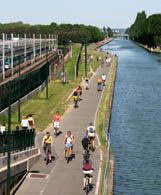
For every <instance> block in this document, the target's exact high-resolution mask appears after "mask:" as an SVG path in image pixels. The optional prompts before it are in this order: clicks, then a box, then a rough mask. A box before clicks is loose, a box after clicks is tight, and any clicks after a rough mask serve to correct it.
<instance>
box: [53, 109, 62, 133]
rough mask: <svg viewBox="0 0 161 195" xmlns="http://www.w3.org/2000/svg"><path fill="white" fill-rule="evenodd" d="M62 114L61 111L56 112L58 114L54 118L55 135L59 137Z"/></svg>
mask: <svg viewBox="0 0 161 195" xmlns="http://www.w3.org/2000/svg"><path fill="white" fill-rule="evenodd" d="M60 119H61V116H60V113H59V111H56V114H55V115H54V116H53V125H54V134H55V136H57V135H58V134H59V129H60Z"/></svg>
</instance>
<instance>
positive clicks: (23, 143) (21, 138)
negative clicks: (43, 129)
mask: <svg viewBox="0 0 161 195" xmlns="http://www.w3.org/2000/svg"><path fill="white" fill-rule="evenodd" d="M8 136H10V151H11V152H13V153H14V152H18V151H22V150H26V149H30V148H33V147H34V146H35V130H34V129H31V130H19V131H11V134H10V135H9V134H8V132H7V131H6V132H3V133H0V155H1V156H4V155H5V154H6V152H7V151H8Z"/></svg>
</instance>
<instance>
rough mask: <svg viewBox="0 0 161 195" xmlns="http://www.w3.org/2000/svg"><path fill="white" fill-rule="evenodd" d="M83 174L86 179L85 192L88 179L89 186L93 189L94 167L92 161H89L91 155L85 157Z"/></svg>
mask: <svg viewBox="0 0 161 195" xmlns="http://www.w3.org/2000/svg"><path fill="white" fill-rule="evenodd" d="M82 170H83V173H84V179H83V187H84V188H83V190H86V182H87V181H86V179H87V177H88V178H89V186H90V188H92V187H93V186H92V176H93V171H94V169H93V167H92V161H91V160H89V154H86V155H84V160H83V169H82Z"/></svg>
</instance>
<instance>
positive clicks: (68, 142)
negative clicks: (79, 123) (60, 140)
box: [64, 130, 74, 157]
mask: <svg viewBox="0 0 161 195" xmlns="http://www.w3.org/2000/svg"><path fill="white" fill-rule="evenodd" d="M64 144H65V157H66V151H67V149H69V150H70V152H69V153H70V154H71V156H72V154H73V144H74V136H73V135H72V133H71V131H70V130H68V131H67V134H66V135H65V138H64Z"/></svg>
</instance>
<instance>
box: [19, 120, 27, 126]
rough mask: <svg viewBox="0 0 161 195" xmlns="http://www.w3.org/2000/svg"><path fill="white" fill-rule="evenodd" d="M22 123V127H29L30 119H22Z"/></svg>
mask: <svg viewBox="0 0 161 195" xmlns="http://www.w3.org/2000/svg"><path fill="white" fill-rule="evenodd" d="M21 125H22V127H28V120H27V119H22V121H21Z"/></svg>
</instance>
